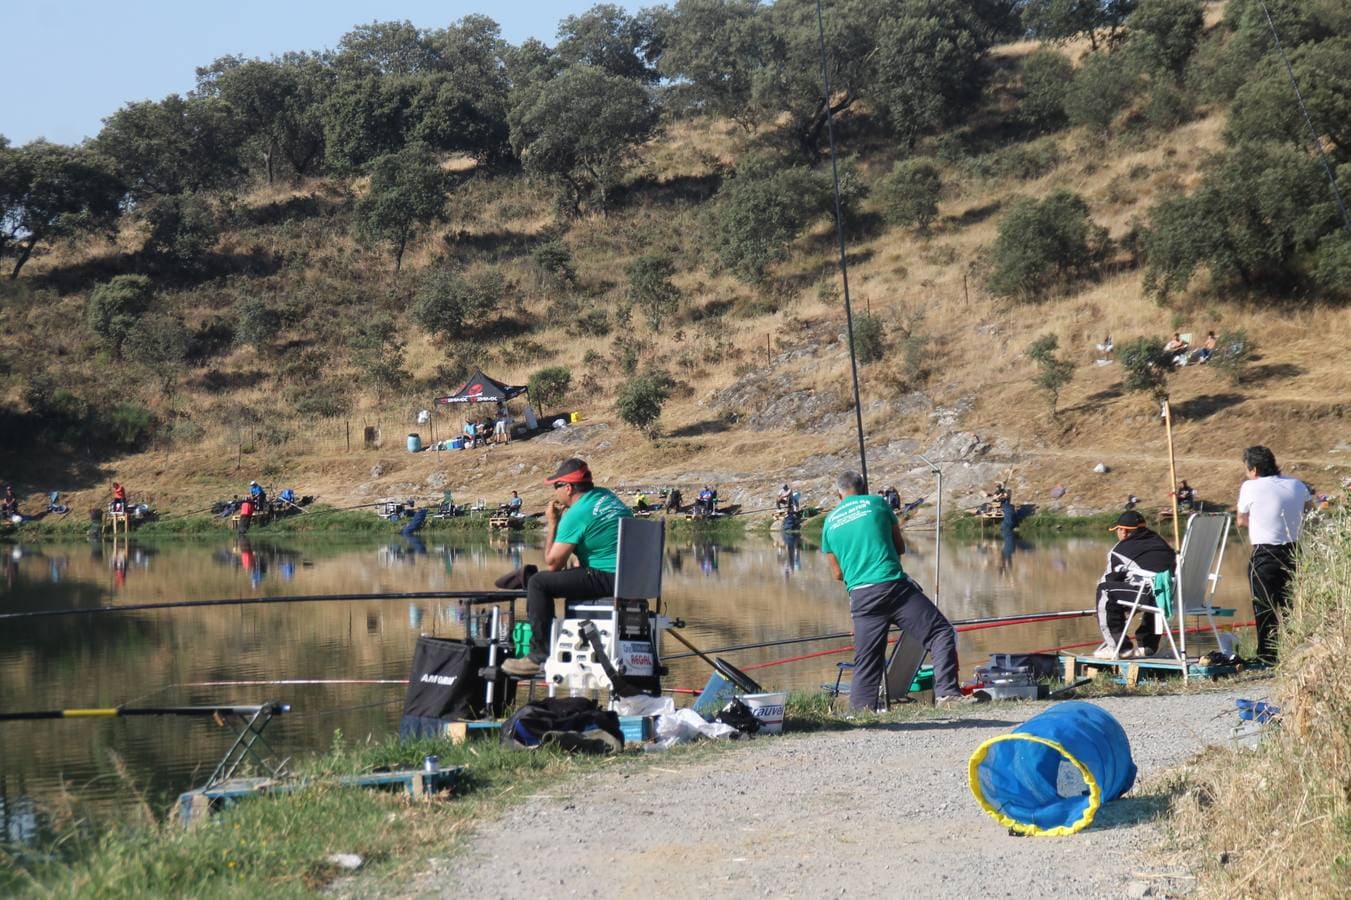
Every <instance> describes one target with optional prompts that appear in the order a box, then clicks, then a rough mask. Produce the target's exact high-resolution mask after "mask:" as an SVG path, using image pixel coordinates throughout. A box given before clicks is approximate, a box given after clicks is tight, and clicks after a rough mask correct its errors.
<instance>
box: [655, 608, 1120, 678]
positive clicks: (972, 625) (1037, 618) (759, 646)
mask: <svg viewBox="0 0 1351 900" xmlns="http://www.w3.org/2000/svg"><path fill="white" fill-rule="evenodd" d="M1096 613H1097V608H1096V607H1095V608H1093V609H1070V610H1063V611H1060V612H1038V613H1020V614H1016V615H1011V616H991V617H985V618H976V619H957V620H956V621H954V622H953V623H952V625H953V627H954V628H956V629H957V630H958V631H980V630H982V629H985V628H995V627H998V626H1001V625H1020V624H1032V623H1035V622H1049V621H1054V620H1056V619H1075V618H1083V617H1084V616H1091V615H1095V614H1096ZM667 633H668V634H671V635H673V636H675V637H676V639H677V640H679V641H680V642H681V643H682V644H685V646H687V647H689V646H690V645H689V644H688V643H687V642H686V641H685V640H683V639H682V638H680V637H679V636H678V635H675V633H674V632H673V631H671V630H670V629H667ZM853 634H854V633H853V632H852V631H836V632H833V633H831V634H819V635H815V636H813V637H800V638H783V639H780V640H773V641H759V642H757V643H753V644H734V645H731V646H728V647H714V648H713V649H712V650H707V651H704V652H702V653H673V654H670V655H669V656H668V655H663V656H662V660H663V661H665V660H674V659H689V658H690V657H693V656H700V657H701V658H704V659H705V661H707V656H708V654H712V653H736V652H738V651H741V650H763V649H765V648H766V647H785V646H787V645H789V644H809V643H813V642H816V641H838V640H842V639H844V638H847V637H853ZM710 665H712V663H710Z"/></svg>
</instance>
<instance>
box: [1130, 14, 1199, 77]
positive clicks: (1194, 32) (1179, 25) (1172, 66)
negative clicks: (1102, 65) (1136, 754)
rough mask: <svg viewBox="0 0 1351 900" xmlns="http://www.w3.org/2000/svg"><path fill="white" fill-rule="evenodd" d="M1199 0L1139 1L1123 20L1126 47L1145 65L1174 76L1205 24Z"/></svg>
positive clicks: (1177, 73)
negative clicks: (1126, 33) (1127, 31)
mask: <svg viewBox="0 0 1351 900" xmlns="http://www.w3.org/2000/svg"><path fill="white" fill-rule="evenodd" d="M1204 25H1205V22H1204V16H1203V15H1202V4H1201V3H1200V2H1199V0H1140V4H1139V5H1138V6H1137V7H1136V8H1135V11H1134V12H1132V13H1131V15H1130V18H1128V19H1127V20H1126V27H1127V28H1129V29H1130V38H1129V39H1128V44H1127V47H1128V49H1129V50H1130V52H1131V53H1132V54H1134V55H1135V56H1136V57H1137V58H1138V59H1139V60H1140V61H1141V62H1142V63H1143V64H1144V65H1146V66H1148V67H1149V68H1150V69H1151V70H1153V71H1155V72H1161V73H1166V74H1168V75H1171V76H1172V77H1173V78H1178V77H1180V76H1181V75H1182V71H1183V70H1184V69H1185V68H1186V67H1187V63H1188V62H1189V61H1190V60H1191V57H1192V53H1193V52H1194V51H1195V50H1196V44H1197V42H1198V41H1199V40H1200V39H1201V31H1202V28H1203V27H1204Z"/></svg>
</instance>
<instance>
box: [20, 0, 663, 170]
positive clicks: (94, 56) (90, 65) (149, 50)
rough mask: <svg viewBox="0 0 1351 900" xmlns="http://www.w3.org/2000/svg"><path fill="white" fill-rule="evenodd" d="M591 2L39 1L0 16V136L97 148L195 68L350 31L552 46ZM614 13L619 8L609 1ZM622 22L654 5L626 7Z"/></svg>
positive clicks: (306, 46)
mask: <svg viewBox="0 0 1351 900" xmlns="http://www.w3.org/2000/svg"><path fill="white" fill-rule="evenodd" d="M596 2H597V0H506V2H498V3H496V4H494V3H491V2H488V0H440V2H436V0H378V2H376V0H229V2H225V3H221V2H216V3H203V2H200V0H173V2H171V0H43V2H37V3H22V4H21V3H7V4H3V5H0V34H3V35H4V38H3V45H4V58H5V71H6V72H8V73H9V76H10V79H9V82H10V83H9V87H8V88H7V89H6V90H5V91H4V92H3V93H2V94H0V135H4V136H5V137H7V138H9V140H10V143H11V144H15V145H17V144H24V143H27V142H28V141H31V140H33V139H34V138H39V137H45V138H46V139H47V140H50V141H56V142H58V143H63V144H72V143H78V142H80V141H81V140H83V139H84V138H86V137H93V136H94V135H95V134H97V133H98V131H99V129H100V128H101V127H102V122H103V119H104V118H105V117H106V116H108V115H110V114H111V113H113V112H114V111H116V110H117V108H118V107H120V106H122V105H123V104H124V103H128V102H131V101H135V100H159V99H160V98H162V97H164V96H165V95H166V94H172V93H186V92H187V91H189V90H191V89H192V87H193V85H194V83H195V81H196V74H195V71H196V68H197V66H204V65H207V64H208V63H210V62H211V61H212V60H215V59H217V58H219V57H222V56H229V55H235V54H238V55H243V56H257V57H263V58H266V57H268V56H272V55H274V54H280V53H284V52H286V51H288V50H321V49H324V48H326V47H334V46H336V45H337V43H338V39H339V38H340V37H342V35H344V34H346V33H347V32H348V31H350V30H351V28H352V26H354V25H359V24H365V23H369V22H374V21H392V20H403V19H407V20H409V21H411V22H412V23H413V24H415V25H417V26H418V27H420V28H442V27H445V26H446V25H448V24H450V23H451V22H454V21H456V20H457V19H460V18H461V17H463V16H466V15H469V14H471V13H482V14H485V15H488V16H491V17H492V18H493V19H495V20H496V21H497V23H498V24H499V25H501V26H502V36H503V37H504V38H505V39H506V40H508V41H510V42H511V43H513V44H519V43H520V42H521V41H523V40H525V39H526V38H530V37H535V38H539V39H540V40H542V41H545V42H547V43H549V44H553V43H554V35H555V33H556V32H557V30H558V22H559V20H560V19H562V18H564V17H566V16H569V15H574V14H576V13H579V12H582V11H583V10H586V9H588V8H590V7H591V6H593V5H595V3H596ZM610 2H616V0H610ZM617 2H618V3H619V5H620V6H623V7H625V8H627V9H629V10H630V11H632V10H635V9H637V8H638V7H639V6H644V5H651V3H637V2H631V0H629V2H625V0H617Z"/></svg>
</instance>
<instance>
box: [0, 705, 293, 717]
mask: <svg viewBox="0 0 1351 900" xmlns="http://www.w3.org/2000/svg"><path fill="white" fill-rule="evenodd" d="M264 710H266V711H267V712H268V713H270V714H271V715H274V716H280V715H282V714H283V713H288V712H290V711H291V704H289V703H267V704H263V705H261V706H110V707H104V708H98V709H43V710H35V711H32V712H14V713H3V712H0V722H20V721H32V720H34V719H123V718H127V717H129V716H198V717H211V718H215V717H217V716H255V715H257V714H258V713H259V712H262V711H264Z"/></svg>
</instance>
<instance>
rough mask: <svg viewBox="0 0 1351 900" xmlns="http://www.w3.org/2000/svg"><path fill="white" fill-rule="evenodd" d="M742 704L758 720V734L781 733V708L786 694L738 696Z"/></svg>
mask: <svg viewBox="0 0 1351 900" xmlns="http://www.w3.org/2000/svg"><path fill="white" fill-rule="evenodd" d="M737 697H738V698H739V699H740V700H741V702H742V703H745V704H746V706H748V707H750V711H751V713H752V714H753V715H754V716H755V717H756V718H757V719H759V720H760V732H759V733H760V734H782V733H783V708H784V704H786V703H787V702H788V694H786V693H784V692H783V691H778V692H775V693H770V694H738V695H737Z"/></svg>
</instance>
